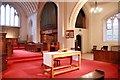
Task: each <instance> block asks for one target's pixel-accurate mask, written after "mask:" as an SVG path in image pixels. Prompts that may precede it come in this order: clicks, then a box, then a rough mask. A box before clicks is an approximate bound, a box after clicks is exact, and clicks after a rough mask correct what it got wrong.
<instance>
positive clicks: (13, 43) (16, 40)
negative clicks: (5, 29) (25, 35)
mask: <svg viewBox="0 0 120 80" xmlns="http://www.w3.org/2000/svg"><path fill="white" fill-rule="evenodd" d="M6 41H7V43H8V42H9V43H11V45H13V47H16V46H18V38H6Z"/></svg>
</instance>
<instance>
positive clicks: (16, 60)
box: [7, 56, 42, 65]
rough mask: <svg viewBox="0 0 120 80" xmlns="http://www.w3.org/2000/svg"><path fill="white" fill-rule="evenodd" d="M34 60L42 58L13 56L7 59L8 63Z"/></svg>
mask: <svg viewBox="0 0 120 80" xmlns="http://www.w3.org/2000/svg"><path fill="white" fill-rule="evenodd" d="M35 60H42V57H37V56H36V57H29V58H28V57H24V58H14V59H8V60H7V63H8V65H11V64H13V63H19V62H27V61H35Z"/></svg>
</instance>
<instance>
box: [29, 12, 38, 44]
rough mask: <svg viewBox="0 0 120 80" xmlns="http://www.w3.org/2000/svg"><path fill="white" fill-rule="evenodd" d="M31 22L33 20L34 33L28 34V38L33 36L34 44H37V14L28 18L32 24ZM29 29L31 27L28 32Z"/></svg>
mask: <svg viewBox="0 0 120 80" xmlns="http://www.w3.org/2000/svg"><path fill="white" fill-rule="evenodd" d="M30 20H32V31H31V34H28V36H29V35H32V38H33V39H32V40H33V42H35V43H37V42H38V41H37V13H34V14H32V15H31V16H29V17H28V23H30ZM29 27H30V26H28V30H29ZM28 32H29V31H28Z"/></svg>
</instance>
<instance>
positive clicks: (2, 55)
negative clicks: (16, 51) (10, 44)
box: [0, 33, 7, 72]
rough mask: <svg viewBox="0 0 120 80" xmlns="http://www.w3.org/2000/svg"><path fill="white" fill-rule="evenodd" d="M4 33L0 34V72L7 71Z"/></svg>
mask: <svg viewBox="0 0 120 80" xmlns="http://www.w3.org/2000/svg"><path fill="white" fill-rule="evenodd" d="M6 58H7V53H6V33H0V64H2V66H0V72H1V71H3V70H6V69H7V62H6Z"/></svg>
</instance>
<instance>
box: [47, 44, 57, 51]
mask: <svg viewBox="0 0 120 80" xmlns="http://www.w3.org/2000/svg"><path fill="white" fill-rule="evenodd" d="M47 47H48V51H49V52H50V51H57V50H59V42H51V43H48V44H47Z"/></svg>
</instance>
